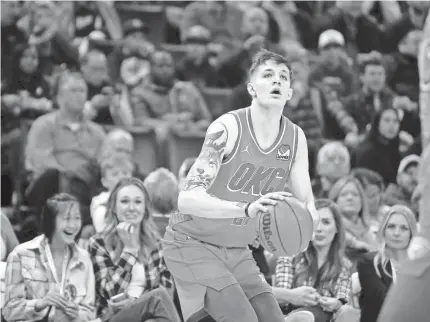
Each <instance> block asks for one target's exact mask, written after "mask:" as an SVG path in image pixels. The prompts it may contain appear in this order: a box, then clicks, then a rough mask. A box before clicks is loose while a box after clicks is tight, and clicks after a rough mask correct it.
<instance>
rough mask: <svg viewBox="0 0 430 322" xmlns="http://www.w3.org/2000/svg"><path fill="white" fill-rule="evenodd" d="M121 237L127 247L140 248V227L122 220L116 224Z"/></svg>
mask: <svg viewBox="0 0 430 322" xmlns="http://www.w3.org/2000/svg"><path fill="white" fill-rule="evenodd" d="M116 229H117V231H118V235H119V238H120V239H121V241H122V242H123V244H124V248H125V249H129V250H138V249H139V228H138V227H136V226H135V225H132V224H130V223H127V222H121V223H119V224H118V226H116Z"/></svg>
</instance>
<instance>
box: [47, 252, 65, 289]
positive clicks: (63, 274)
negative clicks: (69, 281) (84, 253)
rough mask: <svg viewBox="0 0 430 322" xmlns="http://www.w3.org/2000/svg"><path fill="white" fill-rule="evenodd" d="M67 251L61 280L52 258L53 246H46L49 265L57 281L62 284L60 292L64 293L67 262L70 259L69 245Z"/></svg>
mask: <svg viewBox="0 0 430 322" xmlns="http://www.w3.org/2000/svg"><path fill="white" fill-rule="evenodd" d="M66 249H67V251H66V252H65V253H64V259H63V270H62V274H61V281H59V278H58V274H57V269H56V268H55V264H54V259H53V258H52V253H51V248H50V246H49V244H47V245H46V247H45V252H46V258H47V259H48V265H49V268H50V269H51V272H52V275H53V276H54V279H55V282H56V283H57V284H59V285H60V294H61V295H63V292H64V283H65V281H66V270H67V264H68V263H67V262H68V259H69V247H67V248H66Z"/></svg>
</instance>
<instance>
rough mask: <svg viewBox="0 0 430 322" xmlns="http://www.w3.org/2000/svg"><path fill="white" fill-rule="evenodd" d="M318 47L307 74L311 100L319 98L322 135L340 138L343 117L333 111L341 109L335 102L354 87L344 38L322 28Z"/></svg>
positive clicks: (355, 80)
mask: <svg viewBox="0 0 430 322" xmlns="http://www.w3.org/2000/svg"><path fill="white" fill-rule="evenodd" d="M318 48H319V56H318V60H317V63H316V64H315V66H314V67H313V69H312V70H311V72H310V74H309V86H310V87H311V92H312V93H313V94H312V95H313V100H314V101H317V102H320V103H319V104H318V105H320V106H321V111H322V115H323V119H324V124H325V129H324V137H325V138H328V139H341V138H342V136H343V133H342V132H343V130H342V128H341V127H340V124H339V118H343V115H342V114H341V115H339V116H337V115H336V114H335V112H337V111H338V110H340V111H341V112H342V109H339V108H337V107H336V105H335V104H337V102H338V101H339V99H341V98H343V97H346V96H348V95H350V94H351V93H352V92H354V91H355V89H356V87H357V85H356V83H357V76H356V75H355V73H354V71H353V69H352V66H351V62H350V61H351V59H350V58H349V57H348V56H347V54H346V51H345V39H344V38H343V36H342V34H341V33H340V32H339V31H337V30H333V29H330V30H326V31H324V32H323V33H322V34H321V35H320V36H319V40H318ZM332 105H335V106H332ZM333 111H335V112H333ZM334 114H335V115H334Z"/></svg>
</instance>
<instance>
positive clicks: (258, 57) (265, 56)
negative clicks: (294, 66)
mask: <svg viewBox="0 0 430 322" xmlns="http://www.w3.org/2000/svg"><path fill="white" fill-rule="evenodd" d="M268 61H273V62H275V64H277V65H281V64H284V65H285V66H287V68H288V71H289V74H290V80H291V77H292V74H293V72H292V70H291V66H290V63H289V61H288V60H287V59H286V58H285V57H284V56H282V55H279V54H276V53H274V52H272V51H269V50H267V49H264V48H263V49H261V50H260V51H259V52H258V53H257V54H255V56H254V58H253V59H252V65H251V68H250V69H249V73H248V77H249V78H251V77H252V75H253V74H254V73H255V71H256V70H257V69H258V67H260V66H262V65H264V64H265V63H267V62H268Z"/></svg>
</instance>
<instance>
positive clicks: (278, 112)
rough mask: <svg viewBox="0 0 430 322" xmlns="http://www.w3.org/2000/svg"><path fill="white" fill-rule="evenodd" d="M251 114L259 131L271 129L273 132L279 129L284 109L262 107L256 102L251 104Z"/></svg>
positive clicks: (253, 122)
mask: <svg viewBox="0 0 430 322" xmlns="http://www.w3.org/2000/svg"><path fill="white" fill-rule="evenodd" d="M250 112H251V119H252V124H253V125H254V127H256V128H257V129H259V130H266V129H270V130H271V131H272V130H273V129H278V128H279V122H280V121H281V117H282V112H283V108H282V109H280V108H276V107H274V106H273V107H268V106H261V105H260V104H258V103H257V102H256V101H255V100H254V101H253V102H252V104H251V108H250ZM254 130H256V129H254Z"/></svg>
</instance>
